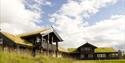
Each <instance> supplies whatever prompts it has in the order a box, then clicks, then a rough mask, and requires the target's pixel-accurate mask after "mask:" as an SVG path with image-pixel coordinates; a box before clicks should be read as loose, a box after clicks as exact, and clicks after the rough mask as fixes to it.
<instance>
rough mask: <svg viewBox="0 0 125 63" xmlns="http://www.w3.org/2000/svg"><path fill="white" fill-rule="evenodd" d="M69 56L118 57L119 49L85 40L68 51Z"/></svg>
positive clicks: (84, 57) (87, 58) (89, 58)
mask: <svg viewBox="0 0 125 63" xmlns="http://www.w3.org/2000/svg"><path fill="white" fill-rule="evenodd" d="M70 56H71V57H73V58H76V59H81V60H100V59H101V60H103V59H120V57H121V51H116V50H114V49H113V48H110V47H96V46H94V45H92V44H90V43H88V42H87V43H85V44H83V45H81V46H80V47H78V48H77V49H76V50H74V51H72V52H70Z"/></svg>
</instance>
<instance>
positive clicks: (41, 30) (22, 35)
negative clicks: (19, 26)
mask: <svg viewBox="0 0 125 63" xmlns="http://www.w3.org/2000/svg"><path fill="white" fill-rule="evenodd" d="M47 30H49V29H39V30H37V31H33V32H27V33H23V34H19V35H17V36H18V37H25V36H30V35H35V34H39V33H40V32H44V31H47Z"/></svg>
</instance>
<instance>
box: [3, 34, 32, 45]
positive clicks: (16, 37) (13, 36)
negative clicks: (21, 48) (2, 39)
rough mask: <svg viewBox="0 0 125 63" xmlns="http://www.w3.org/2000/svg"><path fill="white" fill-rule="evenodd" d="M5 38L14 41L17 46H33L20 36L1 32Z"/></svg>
mask: <svg viewBox="0 0 125 63" xmlns="http://www.w3.org/2000/svg"><path fill="white" fill-rule="evenodd" d="M1 33H2V34H3V35H4V36H6V37H7V38H8V39H10V40H12V41H13V42H15V43H17V44H22V45H27V46H32V44H31V43H30V42H28V41H26V40H23V39H21V38H20V37H18V36H15V35H12V34H9V33H7V32H1Z"/></svg>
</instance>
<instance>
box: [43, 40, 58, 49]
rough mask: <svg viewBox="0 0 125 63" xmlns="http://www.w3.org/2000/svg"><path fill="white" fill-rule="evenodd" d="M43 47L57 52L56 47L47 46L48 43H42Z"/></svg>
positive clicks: (52, 45)
mask: <svg viewBox="0 0 125 63" xmlns="http://www.w3.org/2000/svg"><path fill="white" fill-rule="evenodd" d="M42 47H43V48H44V49H46V50H47V49H48V50H53V51H55V50H56V45H54V44H49V43H48V44H47V42H43V43H42Z"/></svg>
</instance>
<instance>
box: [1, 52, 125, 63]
mask: <svg viewBox="0 0 125 63" xmlns="http://www.w3.org/2000/svg"><path fill="white" fill-rule="evenodd" d="M0 63H125V60H100V61H99V60H71V59H68V58H54V57H48V56H44V55H39V56H36V57H35V58H33V57H32V56H31V55H30V54H27V53H25V54H24V53H22V54H20V53H17V52H5V51H4V52H2V51H0Z"/></svg>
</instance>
